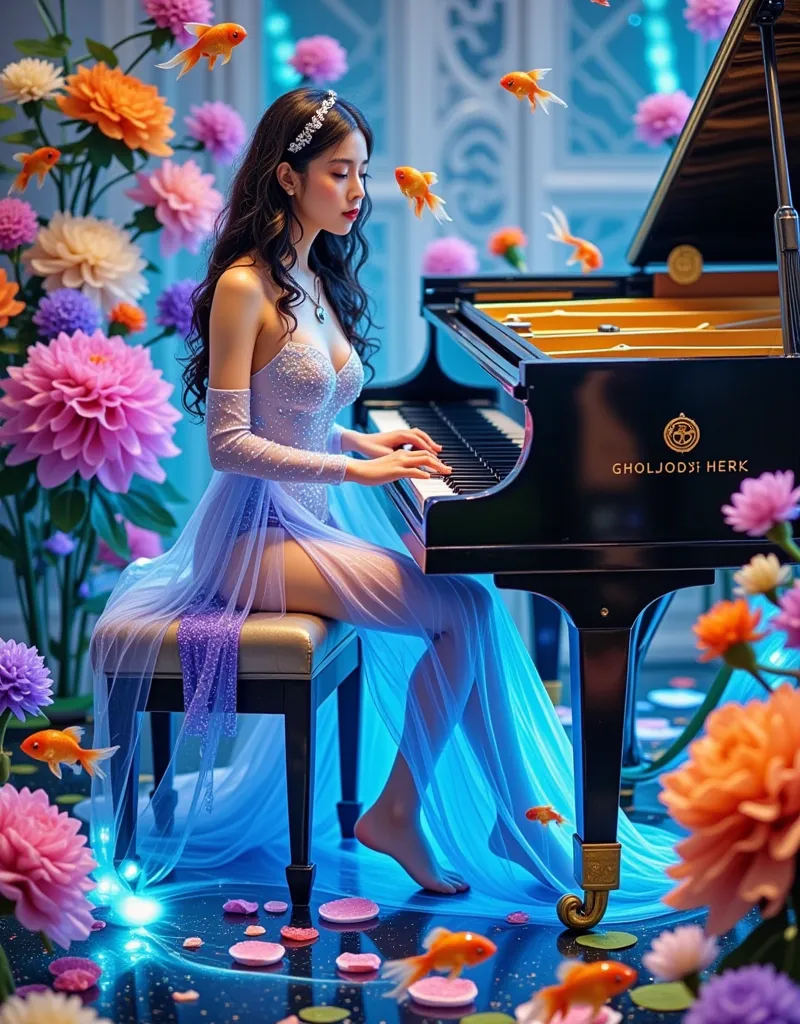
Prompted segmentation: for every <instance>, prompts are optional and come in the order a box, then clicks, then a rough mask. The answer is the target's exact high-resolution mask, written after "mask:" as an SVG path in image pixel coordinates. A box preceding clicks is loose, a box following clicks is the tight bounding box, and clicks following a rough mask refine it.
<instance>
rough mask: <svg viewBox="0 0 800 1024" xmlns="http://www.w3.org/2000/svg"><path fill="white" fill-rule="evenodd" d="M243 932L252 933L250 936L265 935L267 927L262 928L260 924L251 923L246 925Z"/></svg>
mask: <svg viewBox="0 0 800 1024" xmlns="http://www.w3.org/2000/svg"><path fill="white" fill-rule="evenodd" d="M244 933H245V935H252V936H256V935H266V934H267V929H266V928H262V927H261V925H260V924H251V925H248V926H247V928H245V930H244Z"/></svg>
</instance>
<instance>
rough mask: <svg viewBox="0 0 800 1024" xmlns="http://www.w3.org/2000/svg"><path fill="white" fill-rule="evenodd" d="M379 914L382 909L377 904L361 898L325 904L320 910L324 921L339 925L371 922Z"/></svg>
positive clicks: (350, 897) (348, 898)
mask: <svg viewBox="0 0 800 1024" xmlns="http://www.w3.org/2000/svg"><path fill="white" fill-rule="evenodd" d="M379 913H380V907H379V906H378V904H377V903H373V902H372V900H365V899H362V898H361V897H360V896H348V897H346V898H345V899H343V900H332V901H331V902H330V903H323V904H322V906H321V907H320V908H319V916H320V917H321V918H322V920H323V921H333V922H335V923H336V922H338V923H339V924H359V923H360V922H361V921H371V920H372V918H373V917H377V916H378V914H379Z"/></svg>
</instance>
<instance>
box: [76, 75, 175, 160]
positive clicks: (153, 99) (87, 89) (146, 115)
mask: <svg viewBox="0 0 800 1024" xmlns="http://www.w3.org/2000/svg"><path fill="white" fill-rule="evenodd" d="M66 89H67V95H66V96H57V97H56V103H58V105H59V107H60V108H61V110H62V111H63V113H65V114H66V115H67V117H76V118H78V119H79V120H81V121H88V122H89V123H90V124H96V125H97V127H98V128H99V129H100V131H101V132H102V133H103V134H104V135H107V136H108V137H109V138H110V139H122V140H123V142H124V143H125V145H126V146H128V147H129V148H130V149H143V150H144V151H145V152H146V153H150V154H151V156H172V149H171V148H170V147H169V146H168V145H167V140H168V139H171V138H172V137H173V136H174V134H175V132H174V131H173V130H172V129H171V128H170V123H171V121H172V118H173V116H174V114H175V111H174V110H173V109H172V107H168V106H167V101H166V100H165V99H164V97H163V96H159V94H158V89H157V88H156V87H155V86H154V85H145V84H144V82H140V81H139V79H138V78H135V77H134V76H133V75H126V74H124V73H123V72H122V71H121V70H120V69H119V68H109V67H108V65H106V64H103V63H102V62H100V63H98V64H93V65H92V67H86V66H85V65H83V64H81V66H80V67H79V68H78V71H77V73H76V74H74V75H70V76H69V78H68V79H67V85H66Z"/></svg>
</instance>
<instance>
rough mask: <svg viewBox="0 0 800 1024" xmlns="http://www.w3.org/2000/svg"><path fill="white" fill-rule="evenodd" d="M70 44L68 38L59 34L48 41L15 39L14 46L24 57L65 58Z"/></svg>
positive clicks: (70, 41)
mask: <svg viewBox="0 0 800 1024" xmlns="http://www.w3.org/2000/svg"><path fill="white" fill-rule="evenodd" d="M71 43H72V40H71V39H70V38H69V36H65V35H61V34H59V35H57V36H51V37H50V38H49V39H17V41H16V42H15V43H14V46H16V48H17V49H18V50H19V52H20V53H24V54H25V56H26V57H66V55H67V54H68V53H69V48H70V45H71Z"/></svg>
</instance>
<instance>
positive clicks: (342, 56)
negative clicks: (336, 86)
mask: <svg viewBox="0 0 800 1024" xmlns="http://www.w3.org/2000/svg"><path fill="white" fill-rule="evenodd" d="M289 63H290V64H291V65H292V67H293V68H294V69H295V71H299V72H300V74H301V75H303V76H304V77H305V78H310V79H311V81H312V82H314V84H315V85H321V84H322V83H323V82H335V81H336V80H337V79H339V78H341V77H342V75H345V74H347V51H346V50H345V49H344V47H343V46H342V45H341V44H340V43H339V42H337V40H336V39H333V38H332V37H331V36H309V37H308V38H307V39H299V40H298V41H297V45H296V46H295V50H294V56H292V57H290V58H289Z"/></svg>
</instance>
